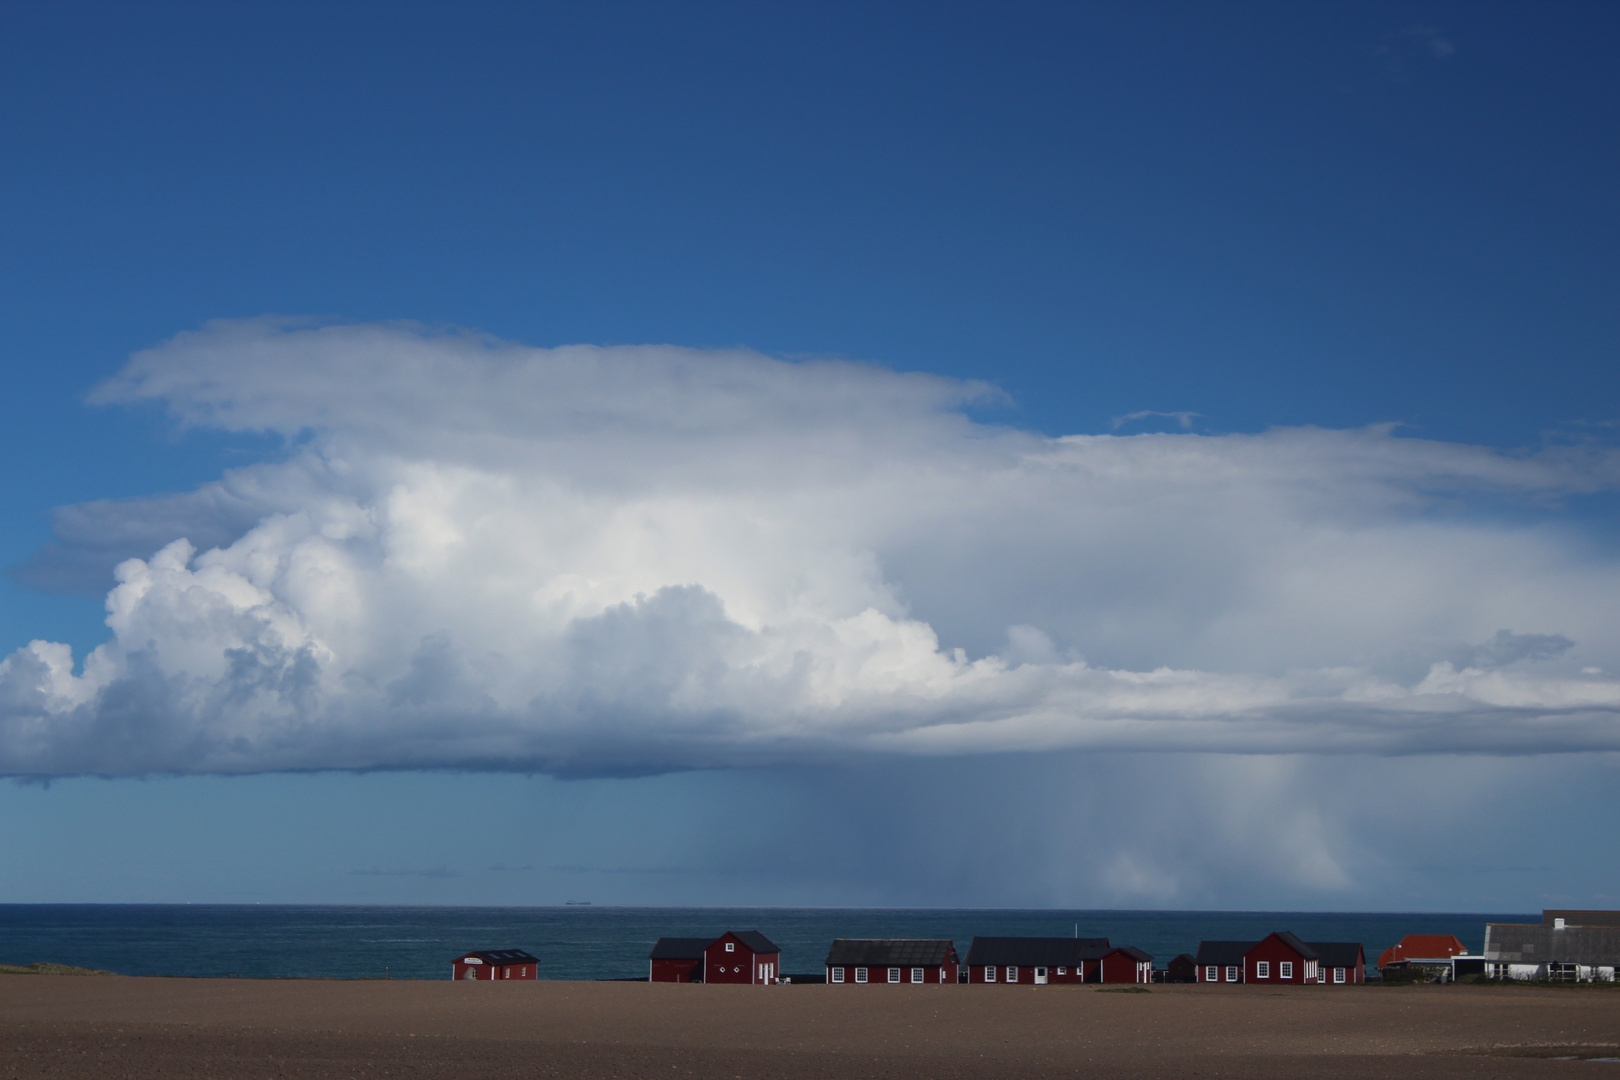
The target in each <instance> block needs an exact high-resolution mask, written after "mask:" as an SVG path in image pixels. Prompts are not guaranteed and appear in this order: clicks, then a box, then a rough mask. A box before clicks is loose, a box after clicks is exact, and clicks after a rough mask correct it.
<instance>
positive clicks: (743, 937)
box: [709, 930, 782, 955]
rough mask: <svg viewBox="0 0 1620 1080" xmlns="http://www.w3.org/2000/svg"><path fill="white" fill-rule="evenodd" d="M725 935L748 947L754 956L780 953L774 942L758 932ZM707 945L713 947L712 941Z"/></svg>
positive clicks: (746, 931) (737, 931)
mask: <svg viewBox="0 0 1620 1080" xmlns="http://www.w3.org/2000/svg"><path fill="white" fill-rule="evenodd" d="M726 933H729V934H730V935H731V936H732V937H734V938H736V939H737V940H738V941H740V942H742V943H743V944H744V945H746V946H748V948H749V949H750V950H752V951H753V952H754V954H755V955H759V954H761V953H779V952H781V951H782V950H781V949H779V948H777V947H776V943H775V942H773V941H772V940H771V939H770V938H768V937H766V936H765V935H764V934H762V933H760V932H759V931H758V930H728V931H726ZM725 936H726V935H725V934H721V935H720V937H725ZM714 940H715V941H719V940H720V938H715V939H714ZM709 944H711V945H713V944H714V941H711V942H709Z"/></svg>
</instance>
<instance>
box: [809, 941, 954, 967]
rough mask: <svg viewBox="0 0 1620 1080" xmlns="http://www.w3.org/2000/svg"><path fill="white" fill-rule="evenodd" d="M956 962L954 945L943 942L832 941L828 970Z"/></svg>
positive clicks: (937, 965) (923, 965)
mask: <svg viewBox="0 0 1620 1080" xmlns="http://www.w3.org/2000/svg"><path fill="white" fill-rule="evenodd" d="M954 959H956V942H954V941H949V940H947V939H944V938H836V939H834V941H833V943H832V948H831V949H828V950H827V964H828V966H829V967H831V966H834V965H837V966H839V967H942V966H943V965H944V964H945V963H946V961H948V960H954Z"/></svg>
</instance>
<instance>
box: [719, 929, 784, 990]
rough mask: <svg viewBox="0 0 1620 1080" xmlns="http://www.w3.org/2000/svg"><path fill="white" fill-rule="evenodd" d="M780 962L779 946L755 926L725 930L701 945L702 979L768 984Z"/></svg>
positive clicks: (758, 984)
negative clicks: (706, 943)
mask: <svg viewBox="0 0 1620 1080" xmlns="http://www.w3.org/2000/svg"><path fill="white" fill-rule="evenodd" d="M781 964H782V950H781V949H778V948H777V947H776V945H775V944H774V943H773V942H772V941H771V939H770V938H768V937H766V936H765V935H764V934H762V933H760V932H759V931H758V930H727V931H726V932H725V933H724V934H721V935H720V936H719V937H717V938H715V939H714V940H713V941H711V942H709V944H708V945H706V946H704V949H703V981H704V982H707V983H742V984H744V985H748V986H760V985H764V986H769V985H770V984H771V983H774V982H775V981H776V980H777V978H778V976H780V975H781V973H782V966H781Z"/></svg>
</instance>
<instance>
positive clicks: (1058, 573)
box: [0, 320, 1620, 776]
mask: <svg viewBox="0 0 1620 1080" xmlns="http://www.w3.org/2000/svg"><path fill="white" fill-rule="evenodd" d="M993 397H995V391H994V390H993V389H991V388H989V387H987V386H984V385H979V384H972V383H962V382H958V381H954V380H950V379H946V378H941V377H937V376H932V375H918V374H903V373H896V372H892V371H888V370H885V369H882V368H878V367H873V366H867V365H860V364H852V363H846V362H838V361H805V362H786V361H782V360H777V359H773V358H769V357H766V356H762V355H758V354H753V353H748V352H745V351H735V350H734V351H724V352H705V351H699V350H689V349H679V348H674V347H638V348H592V347H567V348H558V349H538V348H527V347H522V346H518V345H512V344H508V343H504V342H498V341H490V340H486V339H482V338H478V337H474V336H472V335H466V334H460V333H445V332H428V331H424V330H422V329H420V328H417V327H412V326H405V325H358V326H356V325H342V326H307V325H297V324H289V323H282V322H276V321H270V320H254V321H245V322H230V323H218V324H212V325H210V326H209V327H207V328H205V329H203V330H201V331H198V332H196V333H191V334H184V335H181V336H179V337H177V338H175V339H173V340H172V341H170V342H168V343H166V344H164V345H162V346H160V347H158V348H155V349H153V350H150V351H147V352H145V353H141V354H138V355H137V356H135V357H134V358H133V359H132V360H131V362H130V364H129V365H128V367H127V368H126V369H125V371H124V372H123V373H121V374H120V375H119V376H117V377H116V378H114V379H113V380H111V381H110V382H108V383H106V384H104V385H103V386H101V387H99V388H98V389H97V390H96V391H95V393H94V395H93V398H94V400H96V401H97V402H100V403H104V404H118V405H132V404H141V403H147V402H152V403H158V404H160V405H161V406H162V407H163V408H165V409H167V410H168V411H169V412H170V413H171V414H172V415H173V416H174V417H176V418H177V419H178V420H179V421H180V422H182V423H184V424H187V425H194V426H201V427H207V428H214V429H220V430H225V431H235V432H246V431H257V432H271V433H275V434H278V435H280V436H282V437H284V438H285V440H286V449H285V451H284V452H283V453H282V454H281V455H280V456H279V457H278V458H277V459H276V460H273V461H269V462H265V463H261V464H255V465H251V466H247V467H245V468H241V469H237V470H234V471H232V472H230V473H228V474H226V475H224V476H222V477H221V478H220V479H219V480H217V481H215V482H214V483H211V484H208V485H205V486H204V487H203V488H201V489H199V490H197V491H194V492H190V493H185V494H181V495H166V496H162V497H156V498H153V499H151V500H137V501H132V502H127V503H101V504H93V505H91V506H88V507H83V508H68V509H67V510H65V511H63V512H62V514H61V515H60V516H59V519H58V520H59V539H58V543H57V544H56V545H55V546H54V547H53V548H52V549H51V551H50V552H48V553H46V554H45V555H44V556H42V559H43V560H45V563H49V561H50V560H52V559H54V560H56V563H54V564H52V565H55V566H57V568H58V570H59V571H60V573H62V574H75V573H76V574H83V575H89V576H90V577H91V578H93V577H94V576H95V575H99V574H103V573H106V572H107V570H108V569H111V568H110V567H107V566H105V565H101V564H99V563H98V560H101V561H102V562H106V561H112V560H115V559H117V558H120V557H122V556H123V555H126V554H129V553H130V552H129V550H128V549H127V547H126V548H122V549H121V548H120V547H119V543H127V544H147V545H149V546H148V547H147V548H146V549H145V550H143V551H141V552H140V554H139V557H134V558H123V559H122V561H119V562H117V565H116V569H115V578H116V584H115V585H114V586H113V587H112V589H111V591H110V592H109V593H108V596H107V610H108V618H107V624H108V627H109V628H110V630H111V637H110V639H109V640H108V641H107V642H106V643H105V644H103V645H101V646H100V647H98V648H97V649H95V650H94V651H93V652H92V653H91V654H90V655H89V656H87V657H85V658H84V661H83V665H82V669H79V670H77V671H76V670H75V664H74V658H73V656H72V654H71V652H70V650H69V649H68V647H67V646H65V645H59V644H52V643H48V642H42V641H36V642H34V643H32V644H31V645H29V646H27V647H26V648H24V649H21V650H18V651H17V652H16V653H14V654H12V655H11V656H10V657H8V658H7V659H5V660H4V661H3V662H0V771H4V772H6V773H10V774H14V775H32V776H62V775H73V774H102V775H128V774H143V773H155V772H219V773H239V772H262V771H279V770H302V769H379V768H482V769H506V770H516V771H548V772H558V773H568V772H575V773H578V772H643V771H658V770H671V769H683V768H693V767H703V766H711V765H738V764H755V763H771V762H779V761H790V760H803V759H817V760H825V759H829V758H837V757H841V756H848V755H863V754H893V753H902V754H957V753H977V752H989V751H1004V750H1046V749H1058V748H1082V749H1083V748H1095V749H1120V750H1164V751H1188V750H1194V751H1217V752H1234V753H1279V752H1300V751H1305V752H1354V753H1366V752H1371V753H1412V752H1434V751H1460V752H1481V753H1537V752H1547V751H1565V750H1576V749H1620V723H1617V720H1620V679H1616V678H1615V677H1614V676H1612V675H1610V674H1608V673H1607V672H1608V671H1609V670H1612V669H1613V668H1614V665H1615V663H1616V658H1615V656H1614V651H1615V644H1616V642H1615V639H1614V633H1613V629H1612V619H1611V618H1610V616H1609V613H1610V611H1611V610H1612V599H1613V598H1614V597H1615V596H1616V595H1620V593H1617V590H1616V583H1617V582H1616V566H1615V562H1614V560H1613V559H1612V558H1611V557H1610V556H1608V555H1607V554H1605V553H1599V552H1594V550H1593V549H1592V547H1591V546H1590V545H1588V544H1585V543H1583V542H1581V539H1580V537H1579V535H1578V532H1577V530H1576V527H1575V526H1574V525H1573V524H1572V523H1570V522H1569V521H1567V520H1565V517H1564V513H1565V512H1564V511H1563V510H1562V508H1561V505H1562V504H1561V500H1567V499H1569V498H1571V497H1573V496H1579V495H1583V494H1588V493H1593V492H1600V491H1609V490H1612V489H1613V488H1614V487H1615V485H1616V483H1617V481H1620V458H1617V457H1616V455H1614V454H1613V453H1611V452H1609V451H1606V450H1600V449H1593V448H1557V447H1553V448H1548V449H1544V450H1542V451H1539V452H1536V453H1528V454H1518V455H1509V454H1503V453H1500V452H1496V451H1492V450H1488V449H1483V448H1479V447H1472V446H1465V445H1457V444H1448V443H1440V442H1434V441H1429V440H1422V439H1414V438H1403V437H1400V436H1398V435H1397V434H1396V433H1395V432H1394V431H1393V430H1392V429H1390V428H1387V427H1379V428H1369V429H1360V430H1351V431H1340V430H1324V429H1314V428H1296V429H1278V430H1272V431H1268V432H1264V433H1261V434H1246V435H1204V434H1191V433H1180V432H1177V433H1174V434H1158V435H1138V436H1123V437H1122V436H1114V435H1106V436H1070V437H1063V438H1050V437H1046V436H1043V435H1039V434H1035V433H1030V432H1026V431H1021V430H1017V429H1014V428H1009V427H998V426H993V425H989V424H985V423H980V422H976V421H973V420H971V419H969V418H968V417H967V416H965V415H964V414H963V413H962V411H961V406H963V405H964V404H966V403H968V402H972V401H976V400H984V399H987V398H993ZM1504 501H1506V502H1510V503H1515V504H1518V505H1519V506H1520V507H1521V508H1522V509H1523V511H1524V512H1523V513H1520V514H1518V515H1517V516H1513V515H1500V514H1492V513H1490V512H1488V511H1489V510H1490V509H1491V508H1492V507H1494V506H1498V505H1500V504H1501V503H1503V502H1504ZM107 537H113V538H123V539H122V540H120V541H119V542H118V543H112V542H109V541H107V539H106V538H107ZM199 548H202V550H199ZM36 565H44V563H41V564H36ZM1504 627H1511V628H1513V629H1514V630H1519V631H1523V632H1522V633H1514V632H1512V631H1509V630H1504V629H1503V628H1504Z"/></svg>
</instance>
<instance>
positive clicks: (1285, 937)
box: [1255, 930, 1316, 960]
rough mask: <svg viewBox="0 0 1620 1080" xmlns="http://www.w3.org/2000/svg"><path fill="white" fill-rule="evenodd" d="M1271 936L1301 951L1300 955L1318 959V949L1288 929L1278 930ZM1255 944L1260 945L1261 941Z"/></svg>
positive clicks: (1309, 958) (1296, 950) (1308, 958)
mask: <svg viewBox="0 0 1620 1080" xmlns="http://www.w3.org/2000/svg"><path fill="white" fill-rule="evenodd" d="M1271 936H1272V937H1275V938H1276V939H1277V940H1278V941H1281V942H1282V943H1283V944H1284V945H1287V946H1288V947H1289V948H1290V949H1293V950H1294V951H1295V952H1297V953H1299V955H1301V956H1303V957H1304V958H1305V959H1307V960H1315V959H1316V950H1315V949H1313V948H1311V947H1310V946H1309V945H1307V944H1305V943H1304V942H1303V941H1301V940H1299V938H1297V937H1295V936H1294V935H1293V934H1292V933H1290V932H1289V931H1287V930H1278V931H1277V932H1276V933H1275V934H1273V935H1271ZM1260 940H1261V941H1264V940H1265V938H1261V939H1260ZM1255 944H1257V945H1258V944H1259V942H1256V943H1255Z"/></svg>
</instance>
